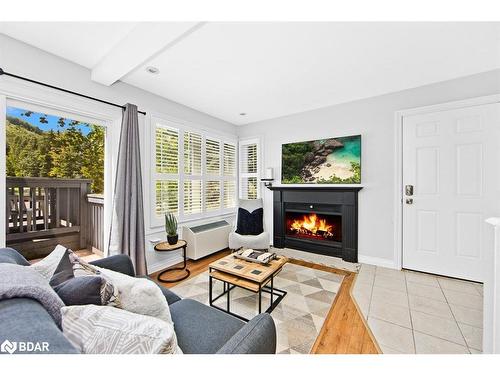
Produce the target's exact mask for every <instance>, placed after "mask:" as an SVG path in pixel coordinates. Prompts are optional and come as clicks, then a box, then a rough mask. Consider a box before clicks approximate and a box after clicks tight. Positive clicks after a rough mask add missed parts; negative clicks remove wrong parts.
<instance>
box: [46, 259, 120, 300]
mask: <svg viewBox="0 0 500 375" xmlns="http://www.w3.org/2000/svg"><path fill="white" fill-rule="evenodd" d="M73 268H76V269H77V270H79V269H80V268H82V265H81V261H80V259H79V258H78V256H77V255H76V254H75V253H74V252H73V251H71V250H70V249H65V252H64V255H63V256H62V258H61V260H60V262H59V265H58V266H57V268H56V270H55V272H54V275H53V276H52V278H51V279H50V285H51V286H52V288H53V289H54V290H55V291H56V293H57V294H58V295H59V297H60V298H61V299H62V300H63V301H64V303H65V304H66V305H88V304H95V305H103V306H106V305H109V306H116V307H120V300H119V298H118V290H117V288H115V286H114V285H113V283H112V282H111V281H110V280H108V278H106V277H104V276H103V275H101V274H100V272H99V271H98V270H95V269H92V268H90V265H89V267H88V270H89V271H88V272H79V271H78V272H76V274H75V271H74V270H73Z"/></svg>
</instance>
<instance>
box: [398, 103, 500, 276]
mask: <svg viewBox="0 0 500 375" xmlns="http://www.w3.org/2000/svg"><path fill="white" fill-rule="evenodd" d="M499 129H500V104H499V103H495V104H488V105H479V106H473V107H467V108H461V109H455V110H449V111H442V112H434V113H427V114H419V115H412V116H406V117H404V118H403V189H404V190H405V191H403V267H404V268H407V269H412V270H417V271H423V272H429V273H435V274H439V275H445V276H451V277H458V278H462V279H467V280H474V281H483V280H484V270H485V269H486V268H485V251H488V250H489V249H491V247H492V246H493V238H492V233H491V232H492V231H491V228H488V227H487V224H486V223H485V222H484V220H485V219H486V218H488V217H490V216H498V215H499V214H500V189H499V187H500V183H499V180H500V178H499V176H500V160H499V155H500V153H499V151H498V149H499V148H500V142H499V140H500V136H499V134H500V131H499ZM411 186H412V187H413V192H411V191H407V188H409V189H410V190H411Z"/></svg>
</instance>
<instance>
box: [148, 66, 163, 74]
mask: <svg viewBox="0 0 500 375" xmlns="http://www.w3.org/2000/svg"><path fill="white" fill-rule="evenodd" d="M146 72H148V73H151V74H158V73H160V70H159V69H158V68H156V67H154V66H148V67H147V68H146Z"/></svg>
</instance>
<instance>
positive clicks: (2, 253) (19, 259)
mask: <svg viewBox="0 0 500 375" xmlns="http://www.w3.org/2000/svg"><path fill="white" fill-rule="evenodd" d="M0 263H12V264H19V265H21V266H29V265H30V263H29V262H28V261H27V260H26V258H24V257H23V256H22V255H21V254H19V253H18V252H17V251H16V250H14V249H11V248H10V247H6V248H3V249H0Z"/></svg>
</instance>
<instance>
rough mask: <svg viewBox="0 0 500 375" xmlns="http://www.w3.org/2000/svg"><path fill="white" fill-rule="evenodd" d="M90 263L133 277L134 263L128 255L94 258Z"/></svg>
mask: <svg viewBox="0 0 500 375" xmlns="http://www.w3.org/2000/svg"><path fill="white" fill-rule="evenodd" d="M90 264H93V265H94V266H97V267H102V268H107V269H109V270H111V271H116V272H120V273H124V274H125V275H129V276H132V277H135V271H134V265H133V264H132V261H131V260H130V258H129V256H128V255H125V254H118V255H112V256H110V257H107V258H102V259H98V260H94V261H93V262H90Z"/></svg>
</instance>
